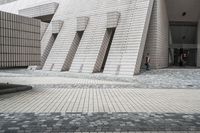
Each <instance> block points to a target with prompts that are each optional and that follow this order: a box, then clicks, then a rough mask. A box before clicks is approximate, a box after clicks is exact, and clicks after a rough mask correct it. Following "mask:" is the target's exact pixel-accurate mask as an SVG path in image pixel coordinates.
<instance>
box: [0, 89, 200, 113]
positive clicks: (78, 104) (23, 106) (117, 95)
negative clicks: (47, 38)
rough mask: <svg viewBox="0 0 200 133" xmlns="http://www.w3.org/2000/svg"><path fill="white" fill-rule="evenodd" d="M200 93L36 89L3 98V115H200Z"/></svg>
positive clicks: (140, 90) (158, 90)
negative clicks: (14, 113) (11, 113)
mask: <svg viewBox="0 0 200 133" xmlns="http://www.w3.org/2000/svg"><path fill="white" fill-rule="evenodd" d="M199 96H200V90H195V89H193V90H182V89H176V90H175V89H173V90H168V89H127V88H114V89H109V88H103V89H98V88H89V89H87V88H33V89H32V90H30V91H27V92H22V93H15V94H8V95H2V96H0V112H177V113H198V112H200V104H199V101H200V97H199Z"/></svg>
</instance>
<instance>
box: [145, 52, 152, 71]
mask: <svg viewBox="0 0 200 133" xmlns="http://www.w3.org/2000/svg"><path fill="white" fill-rule="evenodd" d="M150 60H151V59H150V56H149V53H147V56H146V57H145V66H146V70H147V71H148V70H150Z"/></svg>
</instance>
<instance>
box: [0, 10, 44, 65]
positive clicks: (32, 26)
mask: <svg viewBox="0 0 200 133" xmlns="http://www.w3.org/2000/svg"><path fill="white" fill-rule="evenodd" d="M39 64H40V21H39V20H35V19H32V18H27V17H22V16H18V15H15V14H10V13H5V12H0V68H5V67H21V66H23V67H24V66H30V65H39Z"/></svg>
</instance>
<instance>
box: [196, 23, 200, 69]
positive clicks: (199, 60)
mask: <svg viewBox="0 0 200 133" xmlns="http://www.w3.org/2000/svg"><path fill="white" fill-rule="evenodd" d="M197 35H198V36H197V39H198V40H197V67H200V20H199V22H198V34H197Z"/></svg>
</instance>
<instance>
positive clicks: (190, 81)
mask: <svg viewBox="0 0 200 133" xmlns="http://www.w3.org/2000/svg"><path fill="white" fill-rule="evenodd" d="M6 77H7V79H6ZM14 77H21V80H22V81H23V80H25V83H26V82H27V83H28V81H31V80H30V79H31V78H30V77H33V78H32V79H33V80H32V84H33V83H36V80H38V81H41V82H42V84H45V83H46V84H57V83H58V84H64V83H69V82H70V83H71V84H73V83H76V82H75V79H78V81H80V80H82V84H84V82H85V83H86V82H90V83H94V84H95V82H98V83H100V82H101V83H102V84H107V83H110V84H118V87H119V85H120V84H122V87H124V82H125V83H126V85H127V86H128V87H132V88H151V89H152V88H157V89H161V88H165V89H200V69H160V70H152V71H148V72H142V73H141V74H140V75H137V76H133V77H118V76H108V75H104V74H101V73H100V74H82V73H78V74H77V73H70V72H50V71H31V70H25V69H13V70H12V69H11V70H0V81H1V80H4V81H12V78H14ZM34 77H36V79H35V82H34ZM39 77H40V78H39ZM55 77H57V78H58V79H59V80H56V81H55ZM63 77H65V79H64V80H63V79H62V78H63ZM66 78H68V79H66ZM19 79H20V78H19ZM51 79H52V80H51ZM69 79H73V80H69ZM27 80H28V81H27ZM66 80H67V81H68V82H64V81H66ZM38 81H37V82H38ZM52 81H53V82H52ZM83 81H84V82H83ZM105 81H106V82H105ZM111 81H113V82H111ZM56 82H57V83H56ZM116 82H117V83H116Z"/></svg>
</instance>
